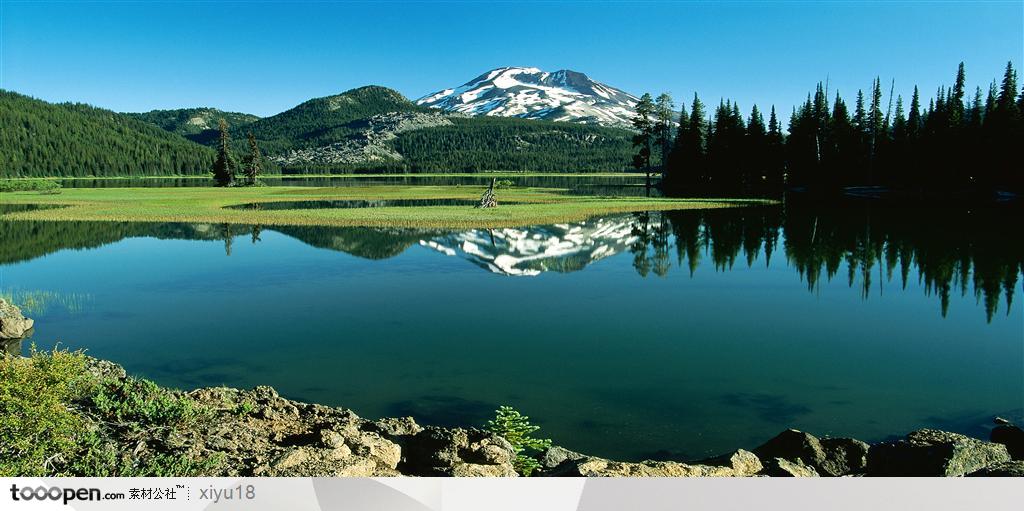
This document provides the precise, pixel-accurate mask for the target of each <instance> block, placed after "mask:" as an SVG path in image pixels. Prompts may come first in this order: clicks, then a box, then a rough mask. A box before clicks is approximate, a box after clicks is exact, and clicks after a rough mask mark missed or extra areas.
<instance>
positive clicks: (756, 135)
mask: <svg viewBox="0 0 1024 511" xmlns="http://www.w3.org/2000/svg"><path fill="white" fill-rule="evenodd" d="M767 154H768V131H767V130H766V128H765V125H764V116H762V115H761V111H760V110H758V109H757V105H754V107H753V108H752V109H751V110H750V120H749V121H748V122H747V136H746V143H745V144H744V155H745V157H744V160H745V161H744V163H743V181H744V185H746V186H748V187H751V186H761V185H763V184H764V183H765V182H766V181H767V179H768V177H767V175H766V172H765V164H766V163H767V162H766V161H765V158H766V156H767Z"/></svg>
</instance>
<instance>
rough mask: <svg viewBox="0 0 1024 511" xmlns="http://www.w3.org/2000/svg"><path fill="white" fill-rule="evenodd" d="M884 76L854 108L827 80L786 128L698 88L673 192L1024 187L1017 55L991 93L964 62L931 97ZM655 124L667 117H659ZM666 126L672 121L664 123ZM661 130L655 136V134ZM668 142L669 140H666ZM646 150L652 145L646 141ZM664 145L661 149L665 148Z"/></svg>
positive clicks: (676, 155)
mask: <svg viewBox="0 0 1024 511" xmlns="http://www.w3.org/2000/svg"><path fill="white" fill-rule="evenodd" d="M885 89H886V87H885V86H884V84H883V83H882V81H881V80H880V79H875V80H874V82H873V84H872V87H871V89H870V90H869V91H868V92H867V94H865V93H864V92H863V91H858V92H857V94H856V99H855V100H854V102H853V106H852V107H851V106H849V104H848V103H847V102H846V100H845V99H844V98H843V97H842V96H841V95H840V93H839V92H838V91H837V92H835V93H834V94H833V93H832V92H830V91H829V90H828V86H827V84H822V83H819V84H818V85H817V87H816V89H815V91H814V93H813V94H809V95H808V96H807V100H806V101H805V102H804V103H803V104H801V105H800V106H798V107H796V108H795V109H794V110H793V112H792V114H791V115H790V119H789V126H788V130H786V131H788V133H784V131H783V129H782V126H781V123H780V120H779V116H778V114H777V113H776V111H775V108H774V107H772V108H771V110H770V113H769V114H768V121H767V122H766V121H765V119H764V113H763V112H762V111H760V110H759V109H758V108H757V106H756V105H755V106H754V107H753V109H752V110H751V113H750V115H749V116H748V117H746V119H745V118H744V116H743V115H742V114H741V113H740V108H739V106H738V105H737V104H736V103H734V102H732V101H729V100H723V101H721V102H720V103H719V105H718V106H717V107H716V108H715V110H714V112H713V113H710V114H709V113H708V112H707V111H706V109H705V107H704V104H703V103H702V102H701V101H700V99H699V98H698V97H697V96H696V95H694V98H693V102H692V103H691V104H690V106H689V112H687V108H686V107H685V106H684V107H683V108H682V116H681V117H680V119H681V122H679V123H678V124H676V125H670V126H668V127H669V128H670V129H672V131H674V132H675V136H674V137H673V138H672V140H671V141H665V142H664V144H666V145H667V146H666V149H667V150H666V153H667V154H668V164H667V165H665V166H664V167H663V171H664V175H665V181H664V185H665V188H666V190H668V191H669V192H670V193H692V192H693V191H695V190H698V191H701V190H707V191H711V192H718V193H721V192H725V193H742V192H752V193H759V192H761V193H763V192H765V191H771V190H781V189H782V187H783V186H786V187H788V188H790V189H808V190H813V191H823V192H828V191H835V190H838V189H841V188H844V187H876V186H882V187H889V188H893V189H902V190H909V191H919V192H922V191H926V190H927V191H934V190H938V191H955V192H967V191H979V192H982V191H988V190H997V189H998V190H1022V189H1024V165H1022V162H1021V158H1020V141H1021V140H1024V115H1022V112H1024V91H1022V90H1020V89H1018V83H1017V72H1016V71H1015V70H1014V69H1013V66H1012V64H1010V63H1008V64H1007V66H1006V72H1005V73H1004V75H1003V77H1002V79H1001V80H998V81H993V82H992V83H991V85H990V86H989V87H988V90H987V91H984V90H982V89H981V88H980V87H978V88H976V89H975V91H974V92H973V94H970V93H969V92H968V91H967V90H966V72H965V68H964V65H963V64H962V63H961V64H960V66H959V68H958V70H957V73H956V75H955V78H954V81H953V83H952V85H950V86H948V87H940V88H939V90H938V91H937V92H936V94H935V96H934V97H933V98H931V99H929V100H928V104H927V105H925V104H924V99H923V98H922V96H921V94H920V92H919V91H918V89H917V88H916V87H915V88H914V93H913V95H912V97H911V98H910V100H909V103H908V102H907V101H905V100H904V98H903V97H901V96H897V97H895V98H893V97H892V93H891V90H892V86H891V85H890V87H888V89H889V90H888V91H887V90H885ZM648 124H649V125H650V126H652V128H651V129H652V132H656V131H657V129H658V128H659V123H658V122H653V121H651V122H649V123H648ZM662 129H665V128H664V127H662ZM651 136H652V137H653V134H652V135H651ZM666 140H667V139H666ZM640 151H641V152H642V151H643V148H641V149H640ZM655 153H657V151H655Z"/></svg>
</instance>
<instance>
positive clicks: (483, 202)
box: [476, 178, 498, 208]
mask: <svg viewBox="0 0 1024 511" xmlns="http://www.w3.org/2000/svg"><path fill="white" fill-rule="evenodd" d="M495 181H497V178H491V186H488V187H487V191H486V192H484V194H483V195H481V196H480V204H477V205H476V207H478V208H496V207H498V199H497V198H495V197H494V183H495Z"/></svg>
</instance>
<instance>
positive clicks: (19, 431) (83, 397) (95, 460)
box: [0, 347, 222, 477]
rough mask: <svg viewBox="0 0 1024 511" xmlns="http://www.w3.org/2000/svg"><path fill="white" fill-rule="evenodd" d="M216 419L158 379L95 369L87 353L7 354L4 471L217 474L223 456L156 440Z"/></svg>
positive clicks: (2, 406)
mask: <svg viewBox="0 0 1024 511" xmlns="http://www.w3.org/2000/svg"><path fill="white" fill-rule="evenodd" d="M211 417H212V413H211V411H210V410H208V409H206V408H204V407H203V406H201V405H199V404H197V403H196V402H195V401H194V400H192V398H190V397H188V396H186V395H183V394H181V393H178V392H174V391H170V390H168V389H164V388H161V387H159V386H157V385H156V384H154V383H153V382H150V381H147V380H141V379H137V378H131V377H117V376H110V375H102V374H100V373H99V372H97V371H92V370H90V368H89V364H88V359H87V358H86V357H85V355H84V354H83V353H82V352H70V351H66V350H54V351H52V352H39V351H36V350H35V347H33V348H32V352H31V356H29V357H27V358H23V357H18V356H12V355H8V354H4V355H2V356H0V477H29V476H31V477H45V476H64V475H70V476H85V477H106V476H120V477H139V476H156V477H160V476H187V475H201V474H207V475H208V474H211V473H216V469H217V467H218V465H219V464H220V463H221V462H222V460H221V459H220V458H218V457H216V456H214V457H208V458H205V459H195V458H194V457H192V456H189V455H188V453H187V452H185V451H184V450H181V449H177V450H176V449H171V448H167V447H166V445H159V444H158V445H149V444H153V443H154V439H159V438H166V437H167V436H168V435H170V434H172V433H173V432H175V431H180V430H182V429H185V428H189V427H191V426H194V425H196V424H197V423H198V422H200V421H204V420H206V421H208V420H210V418H211ZM164 444H166V443H164Z"/></svg>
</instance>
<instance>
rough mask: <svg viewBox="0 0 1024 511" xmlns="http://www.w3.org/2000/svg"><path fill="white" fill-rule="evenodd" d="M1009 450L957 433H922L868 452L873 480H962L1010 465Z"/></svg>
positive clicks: (873, 447) (873, 446)
mask: <svg viewBox="0 0 1024 511" xmlns="http://www.w3.org/2000/svg"><path fill="white" fill-rule="evenodd" d="M1009 460H1010V455H1009V453H1007V451H1006V446H1004V445H1001V444H994V443H990V442H983V441H981V440H977V439H974V438H970V437H967V436H964V435H960V434H957V433H949V432H946V431H938V430H934V429H921V430H918V431H914V432H912V433H910V434H909V435H907V437H906V439H903V440H897V441H894V442H882V443H880V444H875V445H872V446H871V449H870V450H869V451H868V464H867V475H869V476H887V477H892V476H909V477H929V476H931V477H934V476H962V475H965V474H968V473H971V472H974V471H976V470H978V469H981V468H984V467H986V466H989V465H992V464H995V463H999V462H1003V461H1009Z"/></svg>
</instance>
